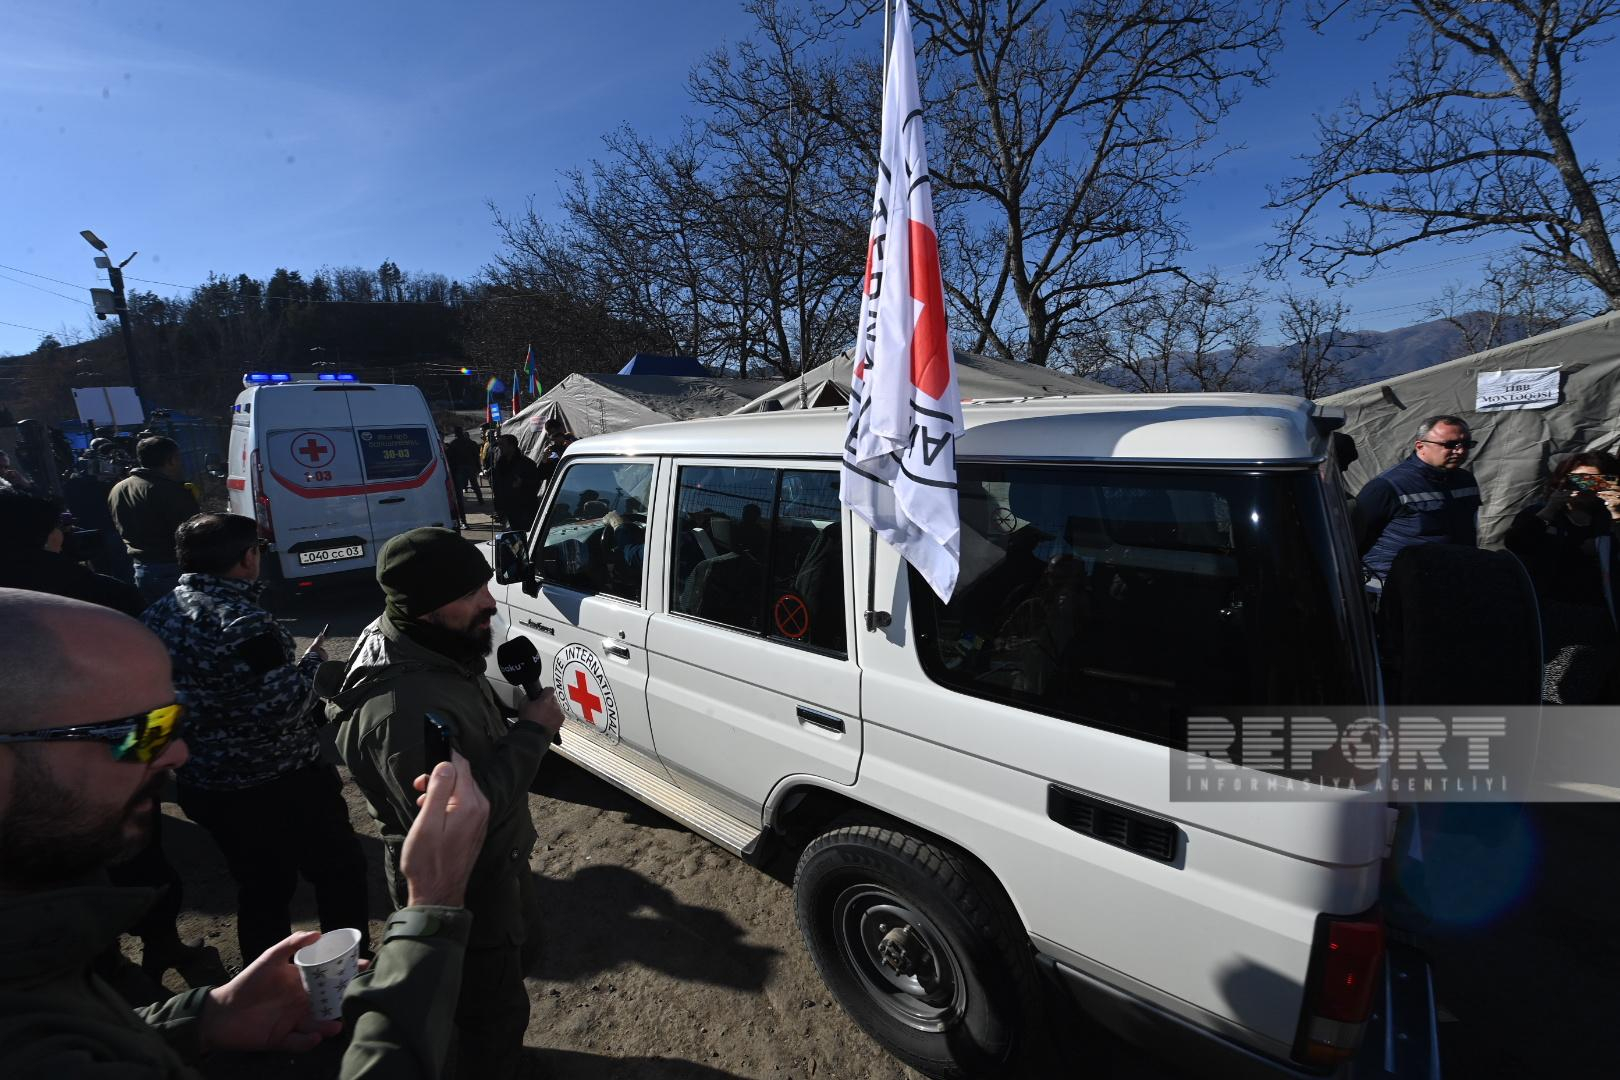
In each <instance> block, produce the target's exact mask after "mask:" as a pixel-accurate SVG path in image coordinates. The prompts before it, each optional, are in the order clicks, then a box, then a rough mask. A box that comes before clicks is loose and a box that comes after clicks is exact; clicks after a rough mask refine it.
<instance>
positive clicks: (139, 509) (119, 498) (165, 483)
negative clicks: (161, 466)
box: [107, 469, 198, 564]
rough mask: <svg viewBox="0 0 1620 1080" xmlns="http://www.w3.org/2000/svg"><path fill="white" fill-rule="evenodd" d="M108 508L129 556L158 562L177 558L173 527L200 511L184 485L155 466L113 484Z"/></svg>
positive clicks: (133, 473)
mask: <svg viewBox="0 0 1620 1080" xmlns="http://www.w3.org/2000/svg"><path fill="white" fill-rule="evenodd" d="M107 509H108V510H110V511H112V518H113V524H115V525H117V526H118V535H119V536H122V537H123V538H124V546H125V547H127V548H128V549H129V555H130V558H132V559H135V560H137V561H139V562H143V563H159V564H161V563H172V562H174V561H175V554H174V530H176V529H178V528H179V527H180V525H181V523H182V522H184V521H186V520H187V519H188V518H192V517H195V516H196V515H197V513H198V510H197V500H196V499H195V498H193V497H192V494H191V492H190V491H189V490H187V488H186V486H185V485H184V484H182V483H181V482H180V481H178V480H171V479H169V478H168V477H167V476H164V475H163V474H161V473H159V472H156V471H154V470H152V469H136V470H135V471H134V472H132V473H130V474H129V475H128V476H126V477H124V479H122V480H120V481H118V483H117V484H115V485H113V489H112V492H111V493H110V494H109V495H108V496H107Z"/></svg>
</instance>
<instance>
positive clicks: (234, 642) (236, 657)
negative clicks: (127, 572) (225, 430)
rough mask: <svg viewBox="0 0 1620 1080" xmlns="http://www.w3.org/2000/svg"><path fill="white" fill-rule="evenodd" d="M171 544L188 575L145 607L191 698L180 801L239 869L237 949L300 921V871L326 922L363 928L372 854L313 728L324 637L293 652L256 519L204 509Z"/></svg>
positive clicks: (324, 925)
mask: <svg viewBox="0 0 1620 1080" xmlns="http://www.w3.org/2000/svg"><path fill="white" fill-rule="evenodd" d="M174 546H175V554H176V556H177V558H178V560H179V566H180V572H181V577H180V584H179V585H177V586H176V587H175V589H174V591H173V592H171V593H170V594H169V595H168V596H165V597H164V598H163V599H161V600H159V601H158V602H157V603H155V604H153V605H152V606H151V607H149V608H147V610H146V613H145V614H144V615H143V616H142V620H143V621H144V622H145V623H146V625H147V626H148V627H149V628H150V629H151V630H152V631H153V632H154V633H156V634H157V636H158V637H159V638H161V639H162V640H163V643H164V644H165V645H167V646H168V648H169V654H170V656H171V657H172V658H173V660H174V684H175V695H176V697H177V698H178V699H179V701H180V702H181V703H182V704H184V705H185V706H186V708H187V709H188V710H189V711H190V720H189V731H188V734H187V742H189V743H190V745H191V760H190V761H188V762H187V763H186V765H185V766H184V767H183V768H181V769H180V771H179V773H178V777H177V781H178V783H177V786H178V789H179V794H180V797H179V803H180V808H181V809H182V810H184V811H185V812H186V816H187V817H189V818H191V820H192V821H195V822H196V823H197V824H198V825H201V826H202V827H203V828H204V829H206V830H207V831H208V833H209V835H210V836H212V837H213V838H214V843H216V844H217V845H219V849H220V851H221V852H222V853H223V854H224V856H225V861H226V864H227V865H228V866H229V867H230V870H231V877H232V878H233V879H235V881H236V887H237V913H236V937H237V942H238V944H239V945H240V947H241V955H242V962H243V963H247V962H248V961H249V960H251V959H252V958H253V957H255V956H258V955H259V954H260V953H262V952H263V951H264V950H266V949H268V948H269V947H270V946H272V945H274V944H275V943H276V942H278V941H280V940H281V939H282V938H285V937H286V936H287V935H288V934H289V933H291V929H292V922H291V915H290V907H291V904H292V898H293V893H294V892H295V891H296V890H297V888H298V879H299V876H300V875H302V876H303V877H304V878H306V879H307V880H308V881H309V882H310V883H311V884H312V885H314V887H315V902H316V907H317V910H318V911H319V913H320V920H321V929H323V930H337V929H341V928H343V927H347V926H352V927H358V928H360V929H361V930H362V931H364V928H365V925H366V910H367V909H366V868H365V857H364V856H363V855H362V854H361V851H360V843H359V841H358V840H356V839H355V836H354V831H353V830H352V829H351V828H350V826H349V811H348V806H347V804H346V803H345V802H344V801H343V783H342V781H341V780H340V779H338V774H337V769H336V767H334V766H333V765H330V764H326V763H324V762H323V761H322V760H321V754H322V749H321V742H320V739H319V737H318V736H317V734H316V727H317V725H318V724H320V723H321V722H322V721H323V719H324V718H323V716H322V713H321V710H320V709H319V707H318V705H317V702H316V699H315V693H314V682H315V670H316V668H318V667H319V666H320V664H321V662H322V661H323V660H325V659H326V653H325V651H324V650H323V649H322V647H321V638H319V637H317V638H316V639H315V642H314V644H312V645H311V646H310V647H309V649H308V650H306V651H305V652H304V654H303V655H302V656H298V655H297V654H296V653H295V649H294V644H293V639H292V635H291V634H289V633H288V632H287V630H286V628H285V627H283V626H282V625H281V624H280V623H279V622H277V621H276V619H275V617H274V616H272V615H271V614H270V613H269V612H268V611H266V610H265V609H264V608H262V607H260V606H259V602H258V600H259V596H260V594H261V592H262V587H261V586H260V584H259V581H258V577H259V559H260V551H261V548H260V543H259V539H258V527H257V525H256V524H255V523H254V521H253V519H252V518H248V517H242V516H240V515H238V514H199V515H197V516H196V517H194V518H192V519H190V520H189V521H187V522H185V523H184V524H183V525H181V526H180V528H179V529H177V530H176V531H175V537H174ZM323 636H324V633H323ZM362 951H363V952H365V953H369V949H363V950H362Z"/></svg>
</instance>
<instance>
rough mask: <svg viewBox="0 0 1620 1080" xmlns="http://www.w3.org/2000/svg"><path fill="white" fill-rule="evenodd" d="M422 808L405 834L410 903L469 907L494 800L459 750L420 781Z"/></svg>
mask: <svg viewBox="0 0 1620 1080" xmlns="http://www.w3.org/2000/svg"><path fill="white" fill-rule="evenodd" d="M416 790H417V791H420V792H422V794H421V795H420V796H418V797H417V800H416V805H417V806H419V807H421V809H420V810H418V811H417V813H416V820H415V821H413V822H411V831H410V832H408V833H406V834H405V847H404V849H403V850H402V851H401V852H400V857H399V868H400V872H401V873H403V874H404V875H405V885H406V888H407V891H408V900H409V902H410V904H411V905H412V906H413V907H414V906H415V905H417V904H438V905H441V906H443V907H465V906H466V898H467V879H468V878H469V877H471V876H472V870H473V863H475V862H477V861H478V853H479V852H480V851H482V850H483V847H484V829H485V827H486V826H488V824H489V800H488V799H487V798H485V797H484V793H483V792H482V791H480V790H479V788H478V784H477V783H476V782H475V781H474V780H473V775H472V769H471V768H470V767H469V766H468V764H467V759H466V758H464V757H462V756H461V753H460V751H458V750H452V751H450V760H449V761H441V762H440V763H439V764H438V765H437V766H435V767H434V769H433V773H432V775H430V776H418V777H417V778H416Z"/></svg>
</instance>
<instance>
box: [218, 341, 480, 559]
mask: <svg viewBox="0 0 1620 1080" xmlns="http://www.w3.org/2000/svg"><path fill="white" fill-rule="evenodd" d="M225 483H226V486H227V488H228V489H229V495H230V503H229V508H230V512H231V513H233V514H241V515H243V516H244V517H251V518H254V519H255V520H257V521H258V523H259V536H260V537H261V538H263V539H264V540H267V541H269V545H270V547H269V550H268V551H267V552H266V553H265V558H264V563H263V571H262V573H263V576H264V578H265V579H266V580H272V581H274V580H278V579H279V580H284V581H288V582H293V583H295V584H297V585H300V586H307V585H310V584H313V582H314V581H315V580H316V579H318V578H332V577H334V576H337V575H341V574H347V573H350V572H356V573H357V572H365V573H367V574H370V573H374V572H375V568H376V564H377V550H378V548H380V547H381V546H382V545H383V544H384V543H386V542H387V541H388V538H389V537H391V536H394V535H397V534H398V533H402V532H406V531H408V530H410V529H415V528H418V527H420V526H424V525H438V526H443V527H446V528H455V527H456V514H455V509H454V507H455V491H454V488H453V487H452V486H451V484H452V481H451V479H450V470H449V467H448V466H447V464H446V462H445V459H444V449H443V447H442V446H441V445H440V442H439V434H438V430H437V428H436V427H435V425H434V423H433V413H432V411H431V410H430V409H429V408H428V403H427V400H426V399H425V398H424V397H423V396H422V391H420V390H418V389H417V388H416V387H414V386H397V385H393V384H390V383H367V382H361V381H359V379H358V378H357V377H356V376H355V375H353V374H352V373H347V372H345V373H336V372H321V373H319V374H309V375H305V374H295V373H280V372H274V373H271V372H253V373H251V374H248V375H245V376H244V377H243V379H242V393H241V394H240V395H239V396H238V397H237V399H236V403H235V404H234V405H232V406H231V442H230V450H229V455H228V458H227V462H226V469H225Z"/></svg>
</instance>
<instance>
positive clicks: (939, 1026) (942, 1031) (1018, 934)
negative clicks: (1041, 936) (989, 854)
mask: <svg viewBox="0 0 1620 1080" xmlns="http://www.w3.org/2000/svg"><path fill="white" fill-rule="evenodd" d="M984 877H985V875H984V874H983V873H982V872H981V871H978V869H977V867H974V866H972V865H970V864H969V862H968V861H967V860H966V859H964V858H963V857H962V856H960V855H958V854H956V853H954V852H952V851H950V850H948V849H947V848H945V847H944V846H943V845H939V844H936V843H933V842H930V841H925V840H921V839H918V838H917V837H914V836H911V835H908V834H907V833H905V832H901V831H899V830H896V829H892V828H886V827H882V826H876V825H848V826H845V827H841V828H835V829H833V830H832V831H830V832H828V833H825V834H823V835H822V836H820V837H818V838H817V839H816V840H815V841H813V842H812V843H811V844H810V846H809V847H807V848H805V850H804V854H803V855H802V856H801V857H800V859H799V866H798V870H797V872H796V873H795V875H794V882H793V893H794V901H795V907H796V909H797V912H798V921H799V931H800V933H802V934H803V935H804V940H805V943H806V944H807V945H808V946H809V948H810V955H811V957H812V958H814V960H815V962H816V967H817V968H818V969H820V971H821V977H822V979H823V980H824V981H825V982H826V984H827V986H828V987H829V988H830V989H831V990H832V992H833V994H834V996H835V997H837V998H838V1001H839V1004H841V1005H842V1006H843V1007H844V1010H845V1011H846V1012H848V1013H849V1014H850V1016H852V1017H854V1019H855V1021H856V1022H857V1023H858V1024H860V1025H861V1027H863V1028H865V1029H866V1031H867V1032H868V1033H869V1034H870V1035H871V1036H872V1037H873V1038H875V1039H877V1040H878V1041H879V1042H880V1043H882V1044H883V1045H884V1046H885V1047H887V1048H888V1049H889V1050H890V1051H891V1052H892V1053H893V1054H894V1055H895V1056H897V1057H899V1058H900V1059H901V1060H902V1061H904V1062H906V1063H907V1064H908V1065H911V1066H912V1067H913V1068H916V1069H918V1070H920V1071H921V1072H923V1073H926V1074H927V1075H929V1076H934V1077H987V1076H997V1075H1016V1074H1017V1073H1018V1062H1017V1059H1019V1058H1020V1057H1022V1056H1023V1054H1024V1050H1025V1043H1026V1040H1027V1036H1028V1035H1029V1033H1030V1027H1031V1024H1032V1022H1033V1021H1034V1020H1035V1019H1036V1018H1037V1017H1038V1016H1039V1015H1040V1009H1041V1004H1040V1002H1041V997H1040V993H1039V985H1038V982H1037V978H1036V973H1035V969H1034V964H1033V962H1032V960H1031V958H1030V954H1029V946H1028V944H1027V940H1026V938H1025V935H1024V933H1023V931H1022V929H1021V928H1020V927H1019V926H1018V921H1017V917H1016V916H1015V915H1014V914H1013V912H1012V911H1011V906H1010V904H1009V903H1008V902H1007V901H1006V899H1005V898H1004V897H1002V896H1001V895H1000V894H999V893H998V892H997V891H996V889H995V886H994V884H993V883H988V884H984V883H981V882H982V879H983V878H984Z"/></svg>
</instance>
